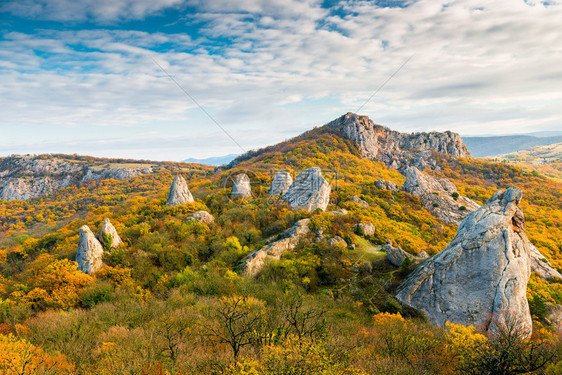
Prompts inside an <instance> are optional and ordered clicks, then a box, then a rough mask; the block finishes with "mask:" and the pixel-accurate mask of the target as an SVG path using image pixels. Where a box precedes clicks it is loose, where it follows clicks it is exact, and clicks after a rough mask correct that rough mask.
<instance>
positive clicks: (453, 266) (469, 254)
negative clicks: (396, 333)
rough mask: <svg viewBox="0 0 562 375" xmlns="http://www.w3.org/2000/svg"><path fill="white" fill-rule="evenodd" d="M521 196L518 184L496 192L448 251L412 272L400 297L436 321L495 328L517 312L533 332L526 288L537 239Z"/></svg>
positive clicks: (467, 222) (471, 217)
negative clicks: (527, 230) (526, 222)
mask: <svg viewBox="0 0 562 375" xmlns="http://www.w3.org/2000/svg"><path fill="white" fill-rule="evenodd" d="M521 198H522V193H521V190H519V189H517V188H513V187H511V188H509V189H507V190H505V191H503V190H500V191H498V192H497V193H496V194H494V196H493V197H491V198H490V199H488V201H487V202H486V204H485V205H484V206H482V207H480V208H478V209H477V210H476V211H474V212H472V213H471V214H470V215H469V216H468V217H467V218H466V219H465V220H464V221H463V222H462V223H461V225H460V227H459V230H458V233H457V235H456V236H455V238H454V239H453V240H452V241H451V243H450V244H449V245H447V247H446V248H445V249H444V250H443V251H442V252H440V253H438V254H437V255H435V256H433V257H431V258H429V259H427V260H426V261H425V262H423V263H422V264H421V265H420V266H419V267H418V268H417V269H416V270H415V271H414V272H412V273H411V274H410V275H409V276H408V278H407V279H406V280H405V281H404V282H403V283H402V285H400V286H399V288H398V289H397V294H396V298H397V299H398V300H399V301H400V302H402V303H403V304H405V305H408V306H410V307H413V308H415V309H418V310H420V311H422V312H423V313H424V314H425V315H426V316H427V318H428V319H429V321H431V322H432V323H434V324H436V325H440V326H443V325H444V324H445V322H447V321H450V322H452V323H457V324H464V325H474V326H476V327H481V328H483V329H486V330H491V331H495V330H496V329H497V324H503V323H505V318H506V317H507V316H514V317H516V318H517V319H518V321H519V322H520V324H521V329H522V332H524V333H525V334H530V333H531V329H532V322H531V314H530V312H529V305H528V303H527V295H526V291H527V282H528V280H529V276H530V262H531V259H530V256H531V243H530V242H529V240H528V239H527V235H526V233H525V227H524V216H523V212H522V211H521V209H520V208H519V202H520V201H521ZM492 317H494V321H491V318H492Z"/></svg>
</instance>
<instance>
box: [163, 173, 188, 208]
mask: <svg viewBox="0 0 562 375" xmlns="http://www.w3.org/2000/svg"><path fill="white" fill-rule="evenodd" d="M193 201H194V200H193V196H192V195H191V192H190V191H189V188H188V187H187V182H185V179H184V178H183V176H181V175H177V176H176V177H175V178H174V181H173V182H172V186H171V187H170V193H169V194H168V201H167V202H166V206H178V205H180V204H186V203H188V202H193Z"/></svg>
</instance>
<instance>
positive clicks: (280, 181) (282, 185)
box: [269, 170, 293, 196]
mask: <svg viewBox="0 0 562 375" xmlns="http://www.w3.org/2000/svg"><path fill="white" fill-rule="evenodd" d="M292 183H293V177H291V174H290V173H289V172H287V171H284V170H280V171H277V172H275V177H273V182H272V183H271V189H269V195H271V196H274V195H283V194H285V193H286V192H287V190H289V187H291V185H292Z"/></svg>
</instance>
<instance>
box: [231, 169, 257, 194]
mask: <svg viewBox="0 0 562 375" xmlns="http://www.w3.org/2000/svg"><path fill="white" fill-rule="evenodd" d="M231 196H232V198H249V197H250V196H252V187H251V186H250V177H248V175H247V174H246V173H240V174H238V175H236V178H234V184H233V185H232V194H231Z"/></svg>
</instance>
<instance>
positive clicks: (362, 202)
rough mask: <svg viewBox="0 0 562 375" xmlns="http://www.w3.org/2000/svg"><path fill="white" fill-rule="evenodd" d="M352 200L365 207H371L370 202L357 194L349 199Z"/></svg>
mask: <svg viewBox="0 0 562 375" xmlns="http://www.w3.org/2000/svg"><path fill="white" fill-rule="evenodd" d="M349 201H350V202H353V203H357V204H359V205H360V206H361V207H363V208H369V203H367V202H365V201H364V200H363V199H361V198H359V197H358V196H357V195H354V196H353V198H351V199H350V200H349Z"/></svg>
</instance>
